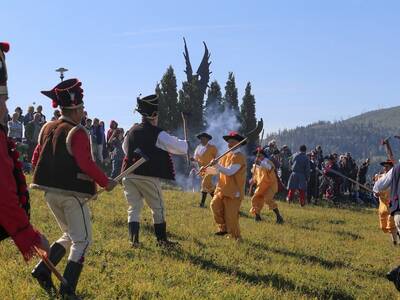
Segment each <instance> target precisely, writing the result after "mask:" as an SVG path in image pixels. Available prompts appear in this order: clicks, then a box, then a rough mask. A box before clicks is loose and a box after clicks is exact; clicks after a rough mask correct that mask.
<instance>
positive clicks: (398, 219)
mask: <svg viewBox="0 0 400 300" xmlns="http://www.w3.org/2000/svg"><path fill="white" fill-rule="evenodd" d="M393 218H394V224H395V225H396V228H397V231H398V232H400V211H397V212H395V213H394V216H393Z"/></svg>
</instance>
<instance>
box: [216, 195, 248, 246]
mask: <svg viewBox="0 0 400 300" xmlns="http://www.w3.org/2000/svg"><path fill="white" fill-rule="evenodd" d="M241 203H242V199H240V198H229V197H226V196H224V195H222V193H220V192H219V193H217V194H215V195H214V198H213V199H212V201H211V204H210V207H211V211H212V213H213V215H214V220H215V223H217V225H218V229H219V231H224V232H228V233H229V234H230V236H231V237H232V238H234V239H239V238H240V228H239V211H240V205H241Z"/></svg>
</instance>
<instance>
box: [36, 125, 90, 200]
mask: <svg viewBox="0 0 400 300" xmlns="http://www.w3.org/2000/svg"><path fill="white" fill-rule="evenodd" d="M78 126H81V125H78ZM73 129H74V130H85V129H83V128H82V129H80V128H77V126H76V125H75V124H73V123H70V122H68V121H66V120H62V119H61V120H57V121H53V122H49V123H48V124H46V125H45V127H44V128H43V130H42V132H41V134H40V137H39V144H40V145H41V153H40V157H39V160H38V162H37V165H36V168H35V173H34V174H33V184H32V187H34V188H38V189H42V190H48V191H60V192H63V193H67V194H71V195H76V196H81V197H90V196H91V195H94V194H95V193H96V184H95V182H94V181H93V180H92V179H91V178H90V177H89V176H87V175H86V174H84V173H83V172H82V170H81V169H80V168H79V166H78V165H77V163H76V161H75V159H74V157H73V156H72V154H71V153H70V151H71V150H70V151H68V145H67V137H68V134H70V132H71V131H72V130H73ZM72 134H73V133H72ZM88 138H89V137H88Z"/></svg>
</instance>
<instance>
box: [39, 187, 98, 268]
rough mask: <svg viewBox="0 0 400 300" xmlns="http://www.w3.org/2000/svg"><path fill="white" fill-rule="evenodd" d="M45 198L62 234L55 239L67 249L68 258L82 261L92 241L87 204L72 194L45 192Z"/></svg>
mask: <svg viewBox="0 0 400 300" xmlns="http://www.w3.org/2000/svg"><path fill="white" fill-rule="evenodd" d="M45 199H46V201H47V205H48V206H49V208H50V210H51V211H52V213H53V215H54V217H55V218H56V221H57V223H58V225H59V226H60V228H61V231H62V232H63V235H62V236H61V237H60V238H59V239H58V240H57V243H59V244H61V245H62V246H63V247H64V248H65V249H66V250H67V251H68V249H69V250H70V252H69V256H68V260H71V261H74V262H77V263H83V261H84V257H85V253H86V251H87V249H88V247H89V245H90V244H91V242H92V224H91V221H90V211H89V208H88V206H87V205H86V204H85V205H82V204H81V201H82V200H83V199H79V198H78V197H74V196H66V195H63V194H60V193H54V192H46V194H45Z"/></svg>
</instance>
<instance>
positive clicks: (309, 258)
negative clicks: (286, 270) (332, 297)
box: [248, 242, 348, 269]
mask: <svg viewBox="0 0 400 300" xmlns="http://www.w3.org/2000/svg"><path fill="white" fill-rule="evenodd" d="M248 243H249V245H250V246H251V247H252V248H256V249H259V250H263V251H269V252H272V253H275V254H280V255H285V256H290V257H294V258H297V259H299V260H301V261H302V262H303V263H312V264H318V265H320V266H321V267H323V268H325V269H334V268H346V267H347V266H348V265H347V264H346V263H344V262H341V261H335V260H334V261H330V260H326V259H324V258H321V257H318V256H315V255H309V254H305V253H301V252H293V251H290V250H288V249H277V248H271V247H268V246H266V245H264V244H260V243H254V242H248Z"/></svg>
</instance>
